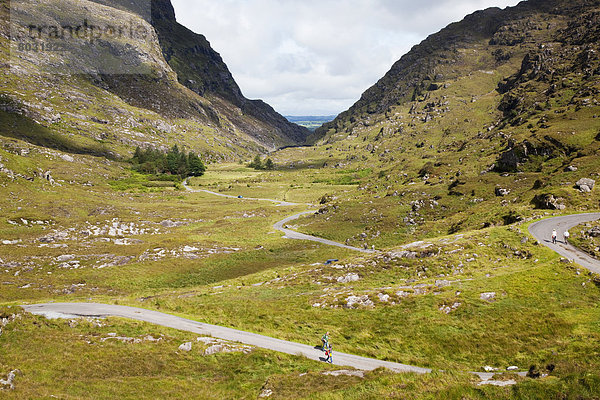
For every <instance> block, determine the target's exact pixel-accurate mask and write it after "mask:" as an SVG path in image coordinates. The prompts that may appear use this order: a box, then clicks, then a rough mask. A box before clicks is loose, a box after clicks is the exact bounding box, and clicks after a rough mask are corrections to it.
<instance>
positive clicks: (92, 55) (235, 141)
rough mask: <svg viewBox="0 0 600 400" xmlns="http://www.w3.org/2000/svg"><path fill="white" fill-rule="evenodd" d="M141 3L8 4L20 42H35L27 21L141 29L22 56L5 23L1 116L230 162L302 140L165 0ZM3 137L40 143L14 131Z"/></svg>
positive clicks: (109, 141)
mask: <svg viewBox="0 0 600 400" xmlns="http://www.w3.org/2000/svg"><path fill="white" fill-rule="evenodd" d="M148 4H149V3H148V2H147V1H138V0H133V1H130V0H95V1H88V0H84V1H74V0H52V1H47V0H46V1H42V2H40V3H36V2H19V4H18V7H17V8H14V9H13V10H12V11H14V14H13V17H15V20H14V21H15V24H13V25H14V26H16V28H15V29H16V31H14V32H12V33H13V34H14V33H17V34H19V35H20V38H21V39H18V40H20V41H22V42H23V43H26V42H27V43H28V42H31V40H32V39H31V38H29V32H28V29H27V26H28V25H27V24H26V23H22V24H20V25H19V23H20V22H26V21H33V22H36V23H39V24H40V26H57V27H60V26H63V25H65V24H67V23H68V24H81V23H82V21H86V23H89V24H90V25H91V24H95V26H98V27H108V26H114V25H115V24H133V25H134V26H135V27H137V28H140V29H142V30H143V31H144V32H145V33H147V34H146V35H145V36H143V37H141V36H140V37H136V36H135V35H133V36H131V37H129V36H127V35H126V36H125V37H117V36H115V35H107V34H104V35H102V36H101V37H100V38H99V39H97V40H94V41H90V42H86V41H82V40H79V39H75V40H72V41H70V42H68V44H69V46H70V47H69V48H68V50H69V51H61V52H53V53H44V52H39V51H22V52H19V51H18V47H16V46H17V39H15V40H12V41H11V32H10V31H9V30H10V29H9V28H10V25H9V24H8V23H6V24H2V27H1V28H2V30H0V56H1V59H2V60H6V61H7V63H6V64H7V65H9V66H10V67H11V68H4V69H1V70H0V80H1V82H2V86H1V89H0V113H5V115H3V117H4V116H6V117H7V118H9V117H10V118H12V116H9V115H8V114H18V118H20V119H26V120H28V121H29V122H32V123H37V124H39V125H41V127H42V128H44V129H48V130H49V131H50V132H54V133H55V134H56V135H58V136H61V137H62V136H66V137H69V140H70V141H72V142H73V146H75V147H81V146H79V145H80V144H86V143H87V144H94V143H96V144H101V145H102V146H103V147H105V148H106V149H108V151H110V152H112V153H114V154H121V155H125V156H127V155H128V154H131V152H132V150H133V148H135V147H136V146H140V147H150V146H153V147H159V148H168V147H170V146H172V145H173V144H179V145H180V146H183V147H187V148H189V149H193V150H195V151H197V152H199V153H201V154H204V155H205V157H206V158H207V159H208V160H237V159H239V158H247V157H249V156H250V155H252V154H256V153H257V152H265V151H268V150H273V149H276V148H279V147H284V146H290V145H296V144H301V143H303V141H304V139H305V138H306V137H307V136H308V134H309V132H308V130H306V129H304V128H301V127H299V126H297V125H294V124H291V123H288V122H287V121H286V120H285V119H284V118H283V117H282V116H280V115H279V114H277V113H276V112H275V111H274V110H273V109H272V108H270V107H269V106H268V105H266V104H264V103H262V102H260V101H250V100H247V99H246V98H245V97H244V96H243V95H242V93H241V91H240V88H239V87H238V85H237V84H236V82H235V80H234V79H233V77H232V75H231V74H230V72H229V70H228V69H227V66H226V65H225V64H224V63H223V60H222V59H221V57H220V56H219V54H218V53H216V52H215V51H214V50H213V49H212V48H211V47H210V44H209V43H208V41H207V40H206V38H204V36H202V35H198V34H195V33H193V32H191V31H190V30H188V29H186V28H185V27H183V26H181V25H180V24H178V23H177V22H176V21H175V13H174V10H173V7H172V5H171V3H170V2H169V1H163V0H160V1H154V2H152V8H151V9H150V8H149V7H148ZM10 11H11V10H10V6H9V3H6V2H5V3H2V4H0V14H1V15H0V17H1V19H2V20H3V21H9V20H10V17H9V16H10ZM47 34H48V32H43V35H47ZM14 37H15V36H13V38H14ZM42 39H44V40H47V39H48V38H46V37H45V36H44V37H43V38H42ZM59 44H63V42H61V41H60V40H59ZM11 47H12V52H11ZM11 56H12V57H11ZM29 122H27V123H29ZM0 133H1V134H3V135H5V136H6V135H9V136H11V137H22V138H25V139H26V140H30V141H34V142H36V143H38V144H40V143H47V141H45V140H42V139H40V138H37V139H36V138H32V137H31V136H27V132H19V131H18V130H14V131H11V132H0ZM86 146H87V145H86ZM86 146H83V147H86ZM92 147H93V146H92ZM86 148H87V147H86ZM104 153H105V152H103V154H104Z"/></svg>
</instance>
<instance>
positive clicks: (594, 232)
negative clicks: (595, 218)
mask: <svg viewBox="0 0 600 400" xmlns="http://www.w3.org/2000/svg"><path fill="white" fill-rule="evenodd" d="M588 235H589V236H591V237H600V226H595V227H593V228H592V229H590V230H589V231H588Z"/></svg>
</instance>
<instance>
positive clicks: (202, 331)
mask: <svg viewBox="0 0 600 400" xmlns="http://www.w3.org/2000/svg"><path fill="white" fill-rule="evenodd" d="M186 189H187V190H190V191H194V190H192V189H190V188H188V187H187V186H186ZM195 192H198V191H195ZM199 192H206V193H209V194H213V195H217V196H222V197H228V198H235V199H237V197H235V196H229V195H224V194H220V193H215V192H210V191H206V190H200V191H199ZM246 200H259V201H270V202H275V203H278V204H279V205H285V206H289V205H297V204H295V203H288V202H282V201H278V200H271V199H246ZM313 212H314V211H305V212H303V213H299V214H296V215H293V216H291V217H288V218H286V219H284V220H282V221H279V222H277V223H276V224H275V225H274V227H275V228H276V229H278V230H280V231H282V232H284V233H285V237H287V238H293V239H300V240H310V241H314V242H319V243H323V244H327V245H332V246H338V247H343V248H350V249H353V250H358V251H365V250H363V249H358V248H354V247H351V246H346V245H343V244H341V243H336V242H332V241H329V240H325V239H320V238H316V237H314V236H309V235H304V234H301V233H298V232H295V231H292V230H290V229H287V228H286V227H285V224H286V223H287V222H289V221H292V220H294V219H297V218H299V217H300V216H302V215H305V214H309V213H313ZM597 219H600V213H593V214H579V215H569V216H563V217H556V218H549V219H545V220H541V221H538V222H535V223H533V224H531V226H530V227H529V231H530V233H531V234H532V235H533V236H534V237H535V238H536V239H537V240H538V241H539V242H540V243H542V244H544V245H545V246H547V247H549V248H550V249H552V250H554V251H555V252H557V253H559V254H561V255H562V256H564V257H567V258H569V259H571V260H574V261H575V262H577V263H579V264H580V265H581V266H582V267H585V268H587V269H589V270H590V271H592V272H596V273H599V272H600V261H598V260H596V259H594V258H592V257H590V256H589V255H587V254H585V253H583V252H581V251H580V250H578V249H576V248H575V247H573V246H570V245H566V244H564V243H557V244H556V245H555V244H552V243H551V241H550V235H551V233H552V230H553V229H557V231H558V232H564V231H565V230H567V229H571V228H573V227H574V226H576V225H579V224H581V223H584V222H589V221H594V220H597ZM21 307H23V308H24V309H25V310H26V311H28V312H30V313H33V314H39V315H45V316H47V317H49V318H73V317H109V316H113V317H122V318H129V319H134V320H138V321H145V322H149V323H152V324H157V325H161V326H166V327H169V328H174V329H179V330H183V331H188V332H193V333H196V334H199V335H209V336H213V337H216V338H220V339H225V340H231V341H236V342H240V343H244V344H248V345H252V346H256V347H260V348H264V349H268V350H273V351H278V352H281V353H287V354H292V355H300V356H304V357H307V358H309V359H311V360H315V361H319V360H320V361H323V360H324V357H323V353H322V352H321V351H320V350H319V349H317V348H315V347H312V346H309V345H305V344H300V343H295V342H289V341H285V340H280V339H275V338H272V337H268V336H263V335H259V334H255V333H250V332H245V331H240V330H236V329H232V328H226V327H222V326H217V325H210V324H205V323H202V322H197V321H193V320H190V319H185V318H181V317H177V316H173V315H169V314H165V313H161V312H158V311H151V310H146V309H142V308H135V307H126V306H118V305H108V304H97V303H47V304H35V305H23V306H21ZM333 364H335V365H339V366H345V367H353V368H356V369H360V370H373V369H376V368H379V367H384V368H387V369H390V370H392V371H395V372H412V373H420V374H424V373H429V372H431V369H428V368H421V367H416V366H412V365H406V364H400V363H395V362H389V361H381V360H376V359H372V358H366V357H360V356H356V355H352V354H346V353H339V352H335V353H334V357H333ZM471 373H472V374H475V375H477V376H479V377H480V378H481V379H483V380H484V381H485V380H490V379H491V378H492V377H493V375H494V374H493V373H482V372H471ZM519 375H521V376H524V375H525V372H519Z"/></svg>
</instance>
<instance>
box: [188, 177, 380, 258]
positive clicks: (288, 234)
mask: <svg viewBox="0 0 600 400" xmlns="http://www.w3.org/2000/svg"><path fill="white" fill-rule="evenodd" d="M184 186H185V188H186V189H187V190H188V191H190V192H194V193H208V194H212V195H215V196H220V197H226V198H229V199H236V200H256V201H268V202H271V203H276V204H277V205H278V206H299V205H306V206H312V205H311V204H307V203H290V202H287V201H281V200H274V199H260V198H254V197H243V198H239V197H237V196H232V195H228V194H223V193H217V192H211V191H210V190H203V189H199V190H196V189H191V188H190V187H189V186H187V185H184ZM314 213H315V211H304V212H301V213H298V214H295V215H292V216H290V217H287V218H285V219H283V220H281V221H279V222H276V223H275V224H274V225H273V228H274V229H276V230H278V231H280V232H283V233H284V234H285V236H284V238H286V239H296V240H309V241H311V242H317V243H321V244H325V245H327V246H335V247H341V248H344V249H349V250H354V251H360V252H362V253H375V250H372V249H361V248H359V247H353V246H348V245H345V244H343V243H338V242H334V241H333V240H327V239H323V238H319V237H316V236H311V235H306V234H304V233H300V232H296V231H293V230H291V229H289V228H288V227H287V226H286V224H287V223H288V222H290V221H293V220H296V219H298V218H300V217H302V216H304V215H308V214H314Z"/></svg>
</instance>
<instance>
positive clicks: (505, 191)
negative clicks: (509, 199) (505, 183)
mask: <svg viewBox="0 0 600 400" xmlns="http://www.w3.org/2000/svg"><path fill="white" fill-rule="evenodd" d="M509 194H510V190H509V189H503V188H500V187H497V188H496V196H498V197H504V196H508V195H509Z"/></svg>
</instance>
